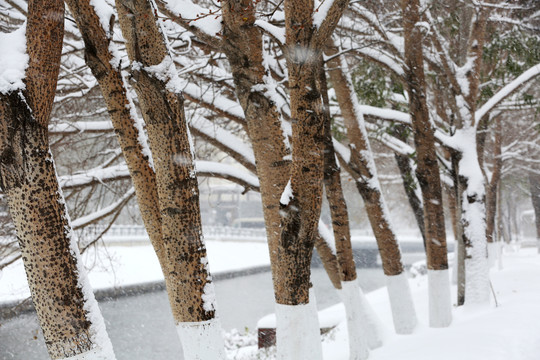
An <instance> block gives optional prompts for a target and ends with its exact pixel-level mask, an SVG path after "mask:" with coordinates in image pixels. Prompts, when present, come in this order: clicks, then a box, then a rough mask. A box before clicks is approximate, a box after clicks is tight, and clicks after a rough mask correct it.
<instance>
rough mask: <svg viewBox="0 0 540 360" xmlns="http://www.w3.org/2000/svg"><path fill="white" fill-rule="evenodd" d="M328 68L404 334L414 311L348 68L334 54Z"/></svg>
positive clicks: (410, 326) (397, 324)
mask: <svg viewBox="0 0 540 360" xmlns="http://www.w3.org/2000/svg"><path fill="white" fill-rule="evenodd" d="M336 52H337V51H336V49H333V50H332V53H333V54H335V53H336ZM329 67H330V68H331V69H332V70H330V71H329V74H330V78H331V80H332V84H333V86H334V90H335V92H336V96H337V100H338V102H339V105H340V108H341V112H342V115H343V118H344V119H345V126H346V128H347V136H348V138H349V141H350V143H351V145H350V147H351V157H350V159H349V161H348V167H349V170H350V172H351V175H352V176H353V177H354V178H355V179H356V186H357V188H358V191H359V192H360V195H362V198H363V199H364V203H365V206H366V212H367V215H368V218H369V221H370V224H371V227H372V229H373V233H374V234H375V238H376V240H377V244H378V246H379V252H380V254H381V260H382V263H383V270H384V273H385V275H386V276H387V281H388V291H389V296H390V302H391V305H392V315H393V317H394V325H395V328H396V332H398V333H402V334H408V333H411V332H412V331H413V330H414V328H415V327H416V323H417V320H416V312H415V310H414V305H413V303H412V297H411V294H410V289H409V283H408V280H407V277H406V274H405V272H404V269H403V264H402V262H401V251H400V249H399V245H398V243H397V239H396V235H395V233H394V231H393V229H392V226H391V224H390V217H389V213H388V209H387V207H386V204H385V201H384V198H383V195H382V193H381V190H380V185H379V182H378V178H377V173H376V169H375V163H374V160H373V157H372V152H371V148H370V145H369V141H368V138H367V132H366V130H365V127H364V125H363V118H362V114H361V113H360V112H359V111H357V106H358V100H357V98H356V94H355V93H354V90H353V88H352V84H351V80H350V78H348V76H347V75H346V74H347V71H348V70H347V64H346V63H345V61H344V60H343V59H340V57H336V58H334V59H333V60H331V61H330V63H329Z"/></svg>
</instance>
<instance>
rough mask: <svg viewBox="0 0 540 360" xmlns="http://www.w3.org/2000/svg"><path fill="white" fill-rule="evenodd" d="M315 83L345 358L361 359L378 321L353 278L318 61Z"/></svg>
mask: <svg viewBox="0 0 540 360" xmlns="http://www.w3.org/2000/svg"><path fill="white" fill-rule="evenodd" d="M321 60H322V59H321ZM319 84H320V85H319V86H320V89H321V93H322V98H323V104H324V116H325V124H324V142H325V151H324V187H325V190H326V198H327V200H328V205H329V207H330V214H331V217H332V229H333V231H334V238H335V243H336V253H337V258H338V261H339V265H340V266H339V268H340V274H341V281H342V286H341V291H339V294H340V297H341V299H342V301H343V304H344V306H345V312H346V314H347V327H348V333H349V354H350V356H349V357H350V359H364V358H367V357H368V356H369V351H368V348H371V349H375V348H377V347H380V346H381V345H382V337H381V334H380V332H381V329H379V320H378V319H377V317H376V315H375V313H374V312H373V310H372V309H371V306H370V305H369V303H367V301H366V300H365V297H364V294H363V292H362V289H360V287H359V285H358V283H357V281H356V277H357V274H356V264H355V262H354V257H353V251H352V244H351V231H350V227H349V215H348V212H347V203H346V202H345V197H344V195H343V188H342V186H341V169H340V167H339V164H338V163H337V158H336V154H335V151H334V144H333V142H332V130H331V121H332V119H331V117H330V102H329V98H328V87H327V80H326V73H325V71H324V66H323V64H322V61H321V67H320V71H319Z"/></svg>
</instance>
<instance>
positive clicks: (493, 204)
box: [486, 116, 502, 267]
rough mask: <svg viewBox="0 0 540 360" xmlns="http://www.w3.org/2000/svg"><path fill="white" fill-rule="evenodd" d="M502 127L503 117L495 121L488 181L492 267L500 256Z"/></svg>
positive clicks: (487, 206) (490, 258) (487, 229)
mask: <svg viewBox="0 0 540 360" xmlns="http://www.w3.org/2000/svg"><path fill="white" fill-rule="evenodd" d="M501 153H502V127H501V117H500V116H498V117H497V118H496V119H495V143H494V144H493V171H492V172H491V179H486V183H487V186H486V239H487V242H488V244H487V246H488V261H489V265H490V267H491V266H493V265H494V264H495V260H496V258H497V256H498V254H497V253H498V251H497V248H496V246H497V245H496V243H495V241H496V239H495V236H494V235H495V217H496V215H497V195H498V189H499V183H500V180H501V170H502V157H501Z"/></svg>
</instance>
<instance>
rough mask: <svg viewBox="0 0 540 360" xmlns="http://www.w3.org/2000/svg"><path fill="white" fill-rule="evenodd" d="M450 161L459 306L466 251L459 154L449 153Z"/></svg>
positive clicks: (462, 299) (463, 293)
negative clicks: (452, 183)
mask: <svg viewBox="0 0 540 360" xmlns="http://www.w3.org/2000/svg"><path fill="white" fill-rule="evenodd" d="M451 161H452V178H453V180H454V189H453V190H454V194H453V197H454V201H455V208H454V211H455V216H456V219H459V221H456V233H455V236H456V243H457V249H456V261H457V304H458V306H461V305H463V304H464V303H465V284H466V278H465V258H466V249H465V240H464V236H463V223H462V222H461V213H462V207H463V205H462V200H461V196H462V194H463V184H462V183H461V182H460V181H459V176H458V172H459V169H458V164H459V161H460V154H459V153H458V152H454V151H453V152H452V153H451Z"/></svg>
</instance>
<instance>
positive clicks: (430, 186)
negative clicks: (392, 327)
mask: <svg viewBox="0 0 540 360" xmlns="http://www.w3.org/2000/svg"><path fill="white" fill-rule="evenodd" d="M401 6H402V11H403V33H404V37H405V78H406V83H407V92H408V94H409V113H410V114H411V119H412V127H413V133H414V143H415V146H416V159H417V168H416V176H417V178H418V182H419V184H420V188H421V189H422V200H423V204H424V227H425V236H426V243H425V244H426V254H427V267H428V292H429V325H430V326H431V327H447V326H449V325H450V323H451V322H452V303H451V299H450V278H449V274H448V258H447V253H448V250H447V246H446V230H445V223H444V212H443V211H444V210H443V203H442V189H441V178H440V174H439V164H438V161H437V149H436V148H435V135H434V132H435V131H434V129H433V127H432V125H431V122H430V119H429V110H428V107H427V100H426V80H425V76H424V55H423V51H422V43H423V39H422V30H421V27H420V26H419V24H418V23H419V22H420V13H419V7H420V2H419V0H402V2H401Z"/></svg>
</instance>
